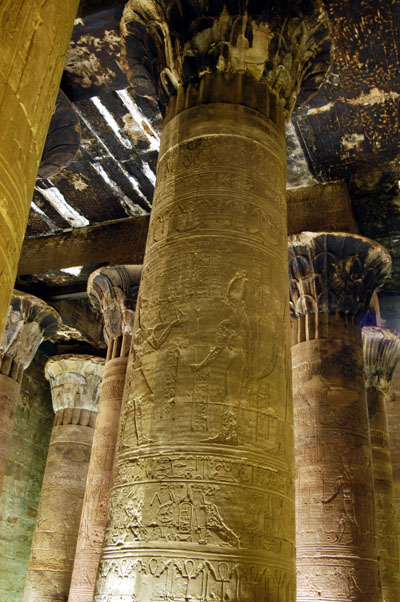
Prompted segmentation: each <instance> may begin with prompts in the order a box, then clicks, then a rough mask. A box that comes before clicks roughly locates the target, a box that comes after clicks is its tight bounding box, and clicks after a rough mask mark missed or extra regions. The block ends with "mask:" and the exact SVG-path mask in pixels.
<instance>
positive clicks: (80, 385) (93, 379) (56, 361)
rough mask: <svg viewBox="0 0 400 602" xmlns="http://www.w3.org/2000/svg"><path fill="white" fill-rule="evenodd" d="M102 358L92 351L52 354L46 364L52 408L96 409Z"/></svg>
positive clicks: (101, 372) (56, 410)
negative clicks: (86, 353)
mask: <svg viewBox="0 0 400 602" xmlns="http://www.w3.org/2000/svg"><path fill="white" fill-rule="evenodd" d="M103 369H104V359H103V358H101V357H96V356H93V355H67V354H66V355H55V356H54V357H51V358H50V359H49V360H48V362H47V364H46V367H45V376H46V378H47V380H48V381H49V382H50V387H51V396H52V400H53V409H54V412H55V413H56V412H58V411H59V410H66V409H72V410H74V409H83V410H89V411H91V412H96V411H97V403H98V399H99V393H100V384H101V381H102V377H103Z"/></svg>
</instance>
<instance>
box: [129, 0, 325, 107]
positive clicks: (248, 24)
mask: <svg viewBox="0 0 400 602" xmlns="http://www.w3.org/2000/svg"><path fill="white" fill-rule="evenodd" d="M121 31H122V38H123V47H124V50H123V53H124V57H125V64H126V66H127V70H128V77H129V79H130V80H131V82H132V84H133V85H134V86H135V89H136V90H137V91H138V92H139V93H143V94H149V93H151V88H152V83H151V82H153V83H154V84H155V86H156V90H157V95H158V98H159V101H160V103H161V105H164V106H166V105H167V104H168V100H169V98H170V97H174V96H176V95H177V94H178V95H179V94H180V92H179V90H182V89H185V90H186V91H187V90H188V87H190V86H192V90H191V92H192V93H193V92H196V94H195V95H197V93H200V97H201V96H202V98H199V99H198V102H199V103H201V102H215V101H217V102H237V104H245V105H247V104H250V105H251V104H252V103H253V102H254V99H251V97H252V96H254V93H255V94H256V95H257V94H258V93H260V94H261V95H262V91H261V90H259V91H258V92H257V91H256V90H255V88H254V87H253V86H252V81H253V82H255V83H258V84H264V85H265V87H266V88H268V89H269V90H271V91H274V92H275V93H276V94H277V96H278V97H279V101H280V102H282V104H283V105H284V108H285V110H286V112H287V113H290V112H291V110H292V109H293V107H294V105H295V103H296V99H298V100H299V101H300V102H305V101H306V100H307V99H308V98H309V97H310V96H311V95H312V94H314V93H315V92H316V91H317V90H318V88H319V86H320V84H321V82H322V81H323V79H324V76H325V74H326V72H327V71H328V69H329V67H330V64H331V57H330V53H331V41H330V37H329V34H328V27H327V24H326V17H325V14H324V12H323V11H322V10H321V3H320V2H319V1H318V0H315V1H310V2H301V1H299V0H294V1H293V0H290V1H289V0H287V1H283V2H278V1H277V0H273V1H271V2H264V3H262V2H253V3H249V2H241V1H239V0H237V1H234V2H224V3H222V2H209V1H206V0H188V1H186V2H181V1H179V0H162V1H160V0H129V1H128V2H127V4H126V6H125V10H124V15H123V18H122V23H121ZM210 74H213V75H218V76H222V77H221V78H220V80H221V81H219V80H213V82H212V88H213V90H207V89H206V88H207V76H209V75H210ZM233 74H239V75H240V76H243V79H240V78H239V79H238V80H237V81H236V85H235V86H234V87H232V84H231V82H230V80H229V78H230V76H232V75H233ZM224 78H225V80H226V83H227V84H228V88H229V89H228V96H230V99H229V98H228V97H227V98H226V99H225V98H223V96H224V89H223V88H224V83H223V79H224ZM202 81H203V85H202V88H203V89H202V90H200V89H199V88H196V86H197V84H200V82H202ZM228 81H229V83H228ZM235 87H237V88H238V89H235ZM301 88H302V91H301V92H300V89H301ZM153 90H154V88H153ZM299 92H300V93H299ZM213 94H216V98H215V100H213V97H212V95H213ZM210 95H211V96H210ZM218 95H219V97H218ZM190 96H191V94H190V93H189V95H188V98H187V102H186V103H184V105H185V108H187V105H188V102H189V104H190V101H189V97H190ZM266 98H267V96H266ZM262 102H263V99H262V98H259V99H258V104H259V106H260V107H261V105H262ZM194 104H196V103H194ZM267 104H268V101H267V103H266V105H267ZM266 105H265V106H264V110H267V111H268V107H267V106H266ZM254 108H256V107H254Z"/></svg>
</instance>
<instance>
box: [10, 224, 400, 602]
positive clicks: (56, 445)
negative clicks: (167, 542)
mask: <svg viewBox="0 0 400 602" xmlns="http://www.w3.org/2000/svg"><path fill="white" fill-rule="evenodd" d="M344 244H345V246H346V249H347V250H346V256H345V257H343V253H342V251H341V249H342V248H343V245H344ZM316 250H318V252H316ZM289 251H290V276H291V278H290V292H291V294H290V299H291V309H292V357H293V378H294V387H293V388H294V402H295V403H294V408H295V418H294V424H295V442H296V445H295V449H296V473H297V476H296V512H297V570H298V585H297V592H298V600H309V599H314V597H315V595H317V592H320V593H318V596H323V597H326V598H328V597H329V596H332V592H333V590H336V595H337V596H340V595H342V596H346V599H349V600H352V599H356V598H357V596H358V595H359V594H360V592H361V591H362V588H363V586H364V585H363V581H366V583H367V590H366V591H368V592H371V594H370V598H369V599H371V600H373V599H374V600H376V599H377V598H376V595H377V592H379V591H380V585H379V580H380V579H381V581H382V589H383V599H384V600H385V602H386V601H389V602H392V601H395V600H398V597H399V595H400V581H399V557H398V525H397V524H396V516H395V514H396V513H395V504H394V490H393V477H392V465H391V461H390V452H389V436H388V425H387V418H386V411H385V404H384V397H385V395H386V394H387V392H388V388H389V385H390V380H391V376H392V372H393V370H394V367H395V365H396V362H397V361H398V359H399V357H400V339H399V338H398V336H397V335H396V334H394V333H392V332H390V331H388V330H386V329H381V328H376V327H375V328H374V327H368V328H364V329H363V341H364V354H362V344H361V330H360V328H359V326H357V321H358V320H359V319H361V318H362V316H363V315H364V313H365V311H364V310H366V309H367V308H368V305H367V302H366V301H367V299H368V295H369V294H370V292H371V288H369V290H367V289H368V287H371V279H369V280H368V279H366V275H367V274H369V276H371V270H372V271H374V279H373V281H374V282H375V284H376V283H379V282H380V281H381V278H383V277H384V276H385V274H386V273H387V265H388V264H387V258H386V257H385V255H384V254H383V255H381V256H379V247H378V246H377V245H373V244H371V243H370V242H369V241H366V240H365V239H362V238H360V237H354V236H351V235H336V234H335V235H325V234H322V235H320V234H306V235H303V236H302V237H297V238H296V239H292V240H291V241H290V246H289ZM324 253H325V254H326V256H327V257H329V262H328V264H327V263H326V261H324V259H326V257H323V254H324ZM360 256H361V259H360ZM371 256H372V257H373V259H372V260H371ZM333 257H334V259H332V258H333ZM316 258H317V259H316ZM343 259H345V261H344V262H343ZM316 260H317V261H320V266H322V268H323V269H318V267H317V265H316V263H315V261H316ZM338 266H340V269H341V274H340V277H341V278H342V282H341V286H342V284H343V282H346V283H347V285H346V298H344V297H343V296H341V295H339V296H337V291H338V288H337V280H336V279H337V277H338ZM329 272H330V273H329ZM332 277H333V281H335V282H336V288H335V285H333V284H332V282H333V281H332V280H331V284H330V285H329V284H328V283H329V282H330V280H329V279H330V278H331V279H332ZM321 279H322V281H321ZM139 280H140V268H138V267H136V266H124V267H123V266H117V267H115V268H104V269H101V270H99V271H97V272H95V273H94V274H92V276H91V277H90V281H89V286H88V290H89V295H90V297H91V299H92V301H93V303H94V304H95V306H96V307H97V308H98V309H99V310H100V311H101V313H102V315H103V317H104V322H105V328H104V335H105V340H106V342H107V345H108V352H107V359H106V365H105V369H104V374H103V360H102V359H101V358H96V357H93V356H72V355H71V356H58V357H57V356H56V357H54V358H51V359H50V360H49V361H48V364H47V367H46V377H47V378H48V379H49V380H50V383H51V389H52V397H53V407H54V411H55V423H54V428H53V432H52V438H51V442H50V446H49V454H48V460H47V464H46V470H45V477H44V482H43V487H42V495H41V501H40V506H39V511H38V517H37V523H36V528H35V533H34V539H33V543H32V552H31V559H30V562H29V569H28V574H27V581H26V589H25V594H24V596H25V597H24V599H25V600H26V601H28V600H33V599H36V598H37V597H39V598H40V597H46V598H49V599H54V600H56V599H63V597H64V598H65V597H66V596H67V595H68V592H69V600H70V601H71V602H72V601H86V600H87V601H88V600H91V599H93V596H94V589H95V580H96V574H97V570H98V565H99V560H100V555H101V548H102V543H103V537H104V531H105V525H106V508H107V501H108V495H109V491H110V484H111V480H112V467H113V461H114V454H115V444H116V439H117V431H118V423H119V417H120V408H121V401H122V395H123V388H124V382H125V376H126V365H127V359H128V352H129V348H130V343H131V336H132V331H133V318H134V306H133V304H134V298H135V297H136V293H137V288H138V285H139ZM350 283H351V285H350ZM332 286H333V287H334V288H335V291H336V293H335V295H334V294H333V290H334V288H332ZM374 286H375V285H374ZM315 301H316V304H315V305H314V306H311V305H310V303H312V302H315ZM342 303H346V304H350V305H352V306H353V307H354V311H352V312H351V313H347V314H346V313H344V307H343V306H342V305H341V304H342ZM362 308H364V309H363V310H362ZM360 309H361V313H360ZM57 326H58V318H57V314H56V312H54V310H52V309H51V308H50V307H49V306H47V305H46V304H45V303H43V302H42V301H40V300H39V299H36V298H33V297H32V296H29V295H24V294H23V293H17V292H16V293H15V294H14V297H13V299H12V304H11V308H10V311H9V316H8V321H7V328H6V331H5V334H4V336H3V340H2V344H1V349H2V366H9V367H10V369H9V370H8V376H7V375H6V374H5V372H6V370H5V369H3V373H2V380H1V385H2V389H1V393H2V394H4V397H3V405H2V413H3V415H4V420H2V423H3V424H7V429H6V430H4V432H3V433H2V440H1V444H2V445H1V449H2V456H1V457H2V465H3V466H5V461H6V457H7V446H8V443H7V442H8V441H9V437H10V433H11V431H12V416H13V414H14V412H15V406H16V402H17V399H18V387H16V386H15V384H14V383H16V382H20V381H21V376H22V368H21V367H20V366H22V367H26V366H27V364H28V363H29V360H30V359H32V357H33V355H34V352H35V350H36V349H37V347H38V345H39V343H40V342H41V340H43V339H45V338H48V337H50V336H52V334H54V333H55V331H56V329H57ZM22 356H23V358H22ZM12 366H15V368H11V367H12ZM364 374H365V377H366V378H365V384H364ZM10 382H11V384H10ZM100 382H102V383H103V384H102V387H101V394H100V404H99V412H98V417H97V424H96V430H95V436H94V439H93V432H94V431H93V429H94V424H95V414H96V412H97V399H98V396H99V391H100ZM365 387H366V391H367V402H368V405H367V403H365ZM10 390H11V391H13V394H12V395H10V393H9V391H10ZM3 392H4V393H3ZM367 409H368V413H369V421H368V414H367ZM397 414H399V413H397ZM6 419H8V423H6V422H5V420H6ZM271 430H272V431H273V430H274V429H273V428H272V429H271ZM369 433H370V434H371V440H370V435H369ZM92 440H93V445H92ZM91 449H92V451H91ZM90 452H91V454H90ZM371 452H372V458H371ZM89 457H90V458H91V460H90V464H89ZM88 470H89V473H88ZM3 473H4V470H3ZM87 475H88V477H87ZM374 500H375V501H374ZM82 502H83V511H82V514H81V510H82ZM374 504H375V506H374ZM129 508H130V506H129V500H128V501H127V506H126V512H127V513H128V512H129ZM131 510H132V513H131V514H132V516H131V518H132V521H131V524H130V525H129V527H128V528H129V529H131V530H132V529H135V528H138V524H136V525H135V524H134V523H135V521H134V520H133V517H134V516H135V510H134V508H132V509H131ZM137 511H138V509H137ZM268 511H271V517H273V516H274V514H273V512H274V511H273V508H269V509H268ZM375 516H376V526H375ZM278 518H279V516H278ZM79 521H80V528H79ZM262 528H263V527H262V526H261V525H260V533H259V534H258V536H259V535H260V534H261V530H262ZM119 529H120V537H121V540H122V541H123V540H124V539H125V538H126V536H127V533H126V532H125V533H124V528H123V527H121V526H120V527H119ZM78 530H79V536H78ZM375 537H376V538H377V544H378V551H379V558H380V575H379V571H378V564H377V562H376V560H377V554H376V549H375ZM317 559H318V562H317ZM321 559H323V560H321ZM73 566H74V570H72V569H73ZM71 576H72V579H71ZM321 584H323V586H322V585H321ZM313 596H314V597H313ZM374 596H375V597H374ZM367 599H368V598H366V600H367Z"/></svg>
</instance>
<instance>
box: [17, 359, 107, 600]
mask: <svg viewBox="0 0 400 602" xmlns="http://www.w3.org/2000/svg"><path fill="white" fill-rule="evenodd" d="M103 364H104V360H102V359H101V358H98V357H93V356H75V357H74V356H54V357H53V358H51V359H50V360H49V361H48V362H47V364H46V372H45V374H46V378H48V379H49V380H50V386H51V393H52V399H53V408H54V411H55V413H56V415H55V421H54V426H53V430H52V434H51V440H50V446H49V453H48V456H47V462H46V468H45V474H44V478H43V486H42V492H41V496H40V504H39V510H38V515H37V520H36V525H35V531H34V534H33V541H32V548H31V555H30V559H29V566H28V572H27V577H26V581H25V589H24V595H23V600H24V601H25V602H32V601H33V600H54V601H60V602H61V601H65V600H66V599H67V597H68V592H69V586H70V581H71V573H72V566H73V560H74V554H75V546H76V539H77V535H78V529H79V520H80V514H81V508H82V500H83V495H84V491H85V485H86V475H87V470H88V465H89V458H90V450H91V444H92V438H93V429H94V424H95V416H96V410H97V400H98V396H99V386H100V382H101V377H102V372H103ZM63 392H64V395H63Z"/></svg>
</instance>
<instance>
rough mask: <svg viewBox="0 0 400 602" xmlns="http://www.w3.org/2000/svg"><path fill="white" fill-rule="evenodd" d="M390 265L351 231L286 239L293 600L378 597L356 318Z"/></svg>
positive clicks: (368, 600)
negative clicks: (293, 502) (294, 567)
mask: <svg viewBox="0 0 400 602" xmlns="http://www.w3.org/2000/svg"><path fill="white" fill-rule="evenodd" d="M389 269H390V258H389V256H388V254H387V253H386V252H385V251H384V249H383V248H382V247H380V246H379V245H377V244H376V243H374V242H373V241H369V240H367V239H363V238H362V237H359V236H356V235H351V234H345V233H340V234H327V233H319V234H318V233H315V234H313V233H310V232H306V233H303V234H301V235H298V236H292V237H290V238H289V277H290V302H291V310H292V318H293V320H292V345H293V346H292V362H293V400H294V412H295V420H294V424H295V454H296V525H297V528H296V547H297V573H298V578H297V601H298V602H310V601H314V600H315V601H316V600H346V601H354V602H356V601H361V600H362V601H363V602H379V600H382V592H381V585H380V578H379V563H378V553H377V549H376V533H375V505H374V486H373V473H372V461H371V440H370V435H369V425H368V412H367V403H366V398H365V382H364V373H363V350H362V342H361V331H360V327H359V324H360V323H362V321H363V319H364V317H365V315H366V313H367V311H368V307H369V304H370V300H371V296H372V295H373V293H374V292H375V291H376V290H379V288H380V287H381V286H382V285H383V282H384V278H385V276H386V275H387V274H388V272H389Z"/></svg>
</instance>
